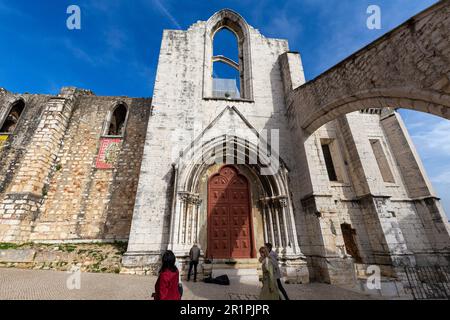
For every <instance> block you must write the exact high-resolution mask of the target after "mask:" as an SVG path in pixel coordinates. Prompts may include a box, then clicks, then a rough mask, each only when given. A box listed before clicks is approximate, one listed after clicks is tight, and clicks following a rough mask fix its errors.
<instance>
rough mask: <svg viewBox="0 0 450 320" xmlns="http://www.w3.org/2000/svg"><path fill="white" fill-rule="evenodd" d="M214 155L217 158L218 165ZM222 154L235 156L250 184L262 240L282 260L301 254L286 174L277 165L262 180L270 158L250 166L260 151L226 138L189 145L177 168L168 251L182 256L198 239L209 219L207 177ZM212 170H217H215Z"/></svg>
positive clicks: (254, 147)
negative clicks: (264, 168)
mask: <svg viewBox="0 0 450 320" xmlns="http://www.w3.org/2000/svg"><path fill="white" fill-rule="evenodd" d="M217 155H220V156H218V157H219V158H217V161H216V157H217ZM224 155H225V156H227V155H234V156H235V157H236V159H240V160H238V161H237V162H236V163H237V164H235V165H236V166H237V167H238V168H239V171H240V173H241V174H244V175H245V176H246V178H247V179H248V180H249V181H251V183H252V189H251V190H252V192H253V197H252V201H253V204H252V205H253V206H254V210H256V211H257V212H258V214H259V215H260V218H261V221H262V232H264V241H266V242H271V243H273V244H274V247H276V248H277V249H278V250H279V252H280V254H282V256H283V257H285V258H286V259H289V258H292V259H294V258H295V259H297V258H299V257H300V256H301V251H300V248H299V245H298V239H297V231H296V226H295V220H294V212H293V207H292V203H291V199H290V192H289V187H288V169H287V168H286V166H285V165H284V163H283V162H282V161H280V162H281V165H280V168H279V170H278V171H277V172H276V173H275V174H273V175H261V169H262V168H263V167H264V166H265V164H267V163H271V161H274V159H270V158H269V157H266V156H261V155H260V159H259V161H257V162H256V163H253V164H250V161H249V159H250V158H251V159H258V146H256V145H254V144H252V143H249V142H248V141H246V140H244V139H240V138H239V137H235V136H232V137H230V136H226V135H224V136H219V137H216V138H214V139H211V140H209V141H207V142H205V143H198V144H195V145H193V146H191V148H190V150H189V152H187V153H185V154H184V156H183V157H182V158H180V159H179V160H178V162H177V163H176V164H175V170H176V177H175V187H174V195H173V204H172V205H173V207H172V217H171V231H170V240H169V242H170V243H169V248H171V249H172V250H174V251H175V252H176V253H177V254H179V255H183V254H185V253H186V252H189V249H190V247H191V246H192V244H193V243H194V242H197V241H198V240H199V238H200V237H201V234H200V233H201V230H202V228H201V226H200V225H199V221H201V219H202V217H205V215H206V214H207V194H206V192H205V187H204V186H205V183H206V182H207V180H208V177H210V176H211V175H212V174H215V173H216V172H217V170H218V168H220V167H221V166H222V165H223V163H221V160H222V158H223V156H224ZM272 157H273V156H272ZM215 165H216V166H219V167H216V168H214V166H215ZM203 221H204V220H203ZM204 230H206V229H204ZM202 249H205V248H202Z"/></svg>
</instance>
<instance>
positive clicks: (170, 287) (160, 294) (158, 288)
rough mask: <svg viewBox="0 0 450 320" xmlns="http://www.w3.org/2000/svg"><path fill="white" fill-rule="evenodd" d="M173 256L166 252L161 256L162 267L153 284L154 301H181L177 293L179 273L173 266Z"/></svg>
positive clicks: (170, 252)
mask: <svg viewBox="0 0 450 320" xmlns="http://www.w3.org/2000/svg"><path fill="white" fill-rule="evenodd" d="M175 261H176V258H175V255H174V254H173V252H172V251H170V250H168V251H166V252H165V253H164V254H163V257H162V266H161V270H160V271H159V277H158V280H157V281H156V284H155V293H153V295H152V297H153V298H154V299H155V300H181V296H180V291H179V286H178V283H179V271H178V269H177V267H176V266H175Z"/></svg>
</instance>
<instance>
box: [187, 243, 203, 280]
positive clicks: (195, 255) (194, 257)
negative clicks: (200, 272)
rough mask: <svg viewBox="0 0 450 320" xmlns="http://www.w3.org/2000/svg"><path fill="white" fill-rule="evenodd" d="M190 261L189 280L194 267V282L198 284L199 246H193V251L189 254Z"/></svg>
mask: <svg viewBox="0 0 450 320" xmlns="http://www.w3.org/2000/svg"><path fill="white" fill-rule="evenodd" d="M189 259H190V261H189V273H188V278H187V280H188V281H190V280H191V272H192V267H194V282H197V266H198V261H199V260H200V249H199V247H198V246H197V244H194V245H193V246H192V248H191V251H190V252H189Z"/></svg>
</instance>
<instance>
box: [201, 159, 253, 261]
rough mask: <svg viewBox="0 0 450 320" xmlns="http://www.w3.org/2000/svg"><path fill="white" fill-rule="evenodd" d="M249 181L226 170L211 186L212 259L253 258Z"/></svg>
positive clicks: (209, 245)
mask: <svg viewBox="0 0 450 320" xmlns="http://www.w3.org/2000/svg"><path fill="white" fill-rule="evenodd" d="M250 223H251V219H250V198H249V189H248V181H247V179H246V178H245V177H244V176H242V175H239V174H238V172H237V170H236V169H235V168H234V167H231V166H225V167H223V168H222V169H221V170H220V172H219V173H218V174H217V175H214V176H213V177H212V178H211V179H210V180H209V184H208V256H209V257H210V258H214V259H228V258H238V259H247V258H251V255H252V235H251V225H250Z"/></svg>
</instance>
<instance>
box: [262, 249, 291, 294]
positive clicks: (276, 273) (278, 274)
mask: <svg viewBox="0 0 450 320" xmlns="http://www.w3.org/2000/svg"><path fill="white" fill-rule="evenodd" d="M265 246H266V248H267V249H268V250H269V258H270V259H272V262H273V264H274V277H275V279H277V285H278V289H279V290H280V292H281V293H282V294H283V296H284V298H285V299H286V300H289V297H288V295H287V293H286V290H284V288H283V284H282V283H281V271H280V266H279V264H278V255H277V253H276V252H275V251H273V250H272V244H271V243H266V245H265Z"/></svg>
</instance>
